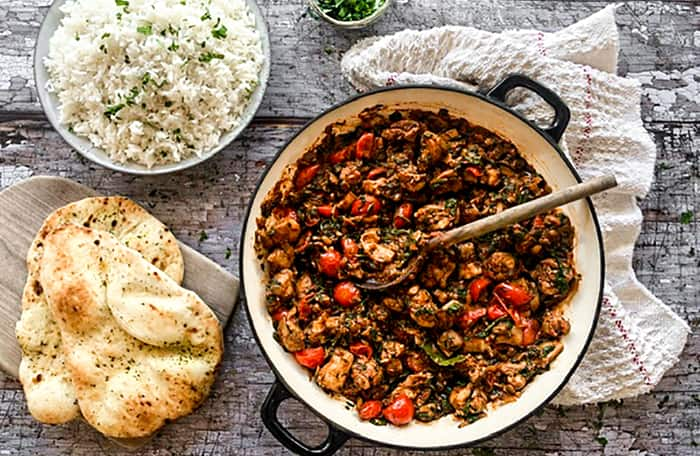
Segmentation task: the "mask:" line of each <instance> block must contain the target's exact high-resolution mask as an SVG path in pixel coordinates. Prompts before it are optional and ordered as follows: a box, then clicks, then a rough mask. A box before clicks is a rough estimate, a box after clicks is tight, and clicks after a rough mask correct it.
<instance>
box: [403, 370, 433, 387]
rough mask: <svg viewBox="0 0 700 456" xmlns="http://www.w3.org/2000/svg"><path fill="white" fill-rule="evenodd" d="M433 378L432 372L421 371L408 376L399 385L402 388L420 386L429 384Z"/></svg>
mask: <svg viewBox="0 0 700 456" xmlns="http://www.w3.org/2000/svg"><path fill="white" fill-rule="evenodd" d="M432 380H433V374H432V372H419V373H416V374H411V375H409V376H407V377H406V378H405V379H404V381H402V382H401V383H399V385H398V386H399V387H401V388H419V387H423V386H427V385H429V384H430V382H431V381H432Z"/></svg>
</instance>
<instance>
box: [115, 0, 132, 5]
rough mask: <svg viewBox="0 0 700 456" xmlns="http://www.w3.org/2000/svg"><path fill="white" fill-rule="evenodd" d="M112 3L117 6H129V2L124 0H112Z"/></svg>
mask: <svg viewBox="0 0 700 456" xmlns="http://www.w3.org/2000/svg"><path fill="white" fill-rule="evenodd" d="M114 3H116V4H117V6H129V2H127V1H126V0H114Z"/></svg>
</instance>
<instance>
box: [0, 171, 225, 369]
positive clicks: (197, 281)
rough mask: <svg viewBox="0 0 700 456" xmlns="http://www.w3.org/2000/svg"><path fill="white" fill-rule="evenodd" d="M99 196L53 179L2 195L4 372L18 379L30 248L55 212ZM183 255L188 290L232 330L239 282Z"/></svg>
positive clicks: (0, 332)
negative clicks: (19, 336)
mask: <svg viewBox="0 0 700 456" xmlns="http://www.w3.org/2000/svg"><path fill="white" fill-rule="evenodd" d="M96 195H98V193H97V192H95V191H94V190H92V189H90V188H88V187H85V186H84V185H81V184H78V183H76V182H73V181H71V180H68V179H63V178H60V177H47V176H39V177H32V178H29V179H26V180H24V181H22V182H19V183H17V184H15V185H13V186H11V187H8V188H6V189H5V190H3V191H2V192H0V260H1V261H2V271H0V369H2V370H3V371H5V372H7V373H8V374H10V375H12V376H14V377H17V372H18V368H19V361H20V357H21V352H20V348H19V345H18V344H17V339H16V338H15V324H16V323H17V320H19V317H20V313H21V297H22V290H23V289H24V282H25V280H26V278H27V267H26V262H25V258H26V255H27V251H28V250H29V246H30V245H31V243H32V241H33V240H34V237H35V236H36V233H37V231H39V228H40V227H41V225H42V223H43V222H44V219H45V218H46V217H47V216H48V215H49V214H50V213H51V212H53V211H54V210H56V209H58V208H59V207H62V206H65V205H66V204H68V203H72V202H74V201H78V200H80V199H83V198H87V197H90V196H96ZM105 196H108V195H105ZM180 249H181V250H182V255H183V257H184V260H185V280H184V282H183V286H184V287H185V288H188V289H190V290H192V291H194V292H195V293H197V294H198V295H199V296H200V297H201V298H202V299H203V300H204V302H206V303H207V304H208V305H209V307H211V308H212V310H213V311H214V313H216V316H217V317H219V321H221V323H222V325H226V323H227V322H228V320H229V318H230V316H231V314H232V313H233V310H234V307H235V305H236V302H237V301H238V279H236V278H235V277H234V276H233V275H231V274H230V273H228V272H226V271H225V270H224V269H223V268H221V267H220V266H219V265H217V264H216V263H214V262H213V261H211V260H210V259H208V258H206V257H205V256H204V255H202V254H201V253H199V252H197V251H195V250H193V249H191V248H190V247H188V246H186V245H185V244H183V243H180Z"/></svg>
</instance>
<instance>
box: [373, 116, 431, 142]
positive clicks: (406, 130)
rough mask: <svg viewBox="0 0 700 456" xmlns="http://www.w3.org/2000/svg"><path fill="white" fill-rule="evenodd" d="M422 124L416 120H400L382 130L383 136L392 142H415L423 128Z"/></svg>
mask: <svg viewBox="0 0 700 456" xmlns="http://www.w3.org/2000/svg"><path fill="white" fill-rule="evenodd" d="M422 128H423V127H422V125H421V124H420V123H418V122H416V121H415V120H399V121H397V122H394V123H393V124H391V125H390V126H389V128H387V129H385V130H384V131H382V138H384V139H385V140H387V141H390V142H399V141H405V142H409V143H413V142H415V141H416V138H417V137H418V133H420V131H421V129H422Z"/></svg>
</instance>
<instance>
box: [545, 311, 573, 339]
mask: <svg viewBox="0 0 700 456" xmlns="http://www.w3.org/2000/svg"><path fill="white" fill-rule="evenodd" d="M569 330H571V325H570V324H569V322H568V321H567V320H566V318H564V316H563V315H562V314H561V312H559V311H557V310H550V311H548V312H545V314H544V316H543V317H542V328H541V331H542V332H543V333H544V334H546V335H548V336H549V337H561V336H564V335H566V334H569Z"/></svg>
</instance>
